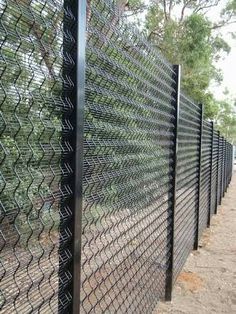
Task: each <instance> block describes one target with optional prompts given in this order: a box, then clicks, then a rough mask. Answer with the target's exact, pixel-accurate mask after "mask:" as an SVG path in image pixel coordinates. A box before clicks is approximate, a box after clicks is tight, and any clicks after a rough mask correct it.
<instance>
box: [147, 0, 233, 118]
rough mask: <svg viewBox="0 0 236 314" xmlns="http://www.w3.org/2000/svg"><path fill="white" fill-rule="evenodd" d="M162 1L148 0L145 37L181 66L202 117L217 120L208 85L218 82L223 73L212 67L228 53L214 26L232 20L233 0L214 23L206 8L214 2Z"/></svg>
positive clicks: (184, 84)
mask: <svg viewBox="0 0 236 314" xmlns="http://www.w3.org/2000/svg"><path fill="white" fill-rule="evenodd" d="M163 3H164V2H162V1H151V5H150V7H149V8H148V11H147V15H146V19H145V29H146V33H147V36H148V38H149V40H150V41H151V42H152V43H154V44H155V45H156V46H157V47H158V48H159V49H160V50H161V51H162V53H163V54H164V55H165V57H166V58H167V59H168V60H169V61H170V62H171V63H173V64H181V65H182V87H183V89H184V90H185V91H186V93H187V94H188V95H189V96H190V97H191V98H193V100H194V101H196V102H198V103H203V104H204V107H205V118H208V119H216V117H218V116H219V115H218V110H219V106H218V104H217V101H216V100H215V98H214V95H213V94H212V93H210V92H209V86H210V83H211V82H212V81H215V82H217V83H218V84H220V83H221V81H222V79H223V77H222V73H221V71H220V70H219V69H217V68H216V67H215V61H218V60H219V59H220V58H221V56H222V54H227V53H229V52H230V46H229V45H228V43H227V42H226V41H225V40H224V38H223V37H222V36H221V35H220V33H215V29H218V28H220V27H222V26H224V25H227V23H232V22H234V21H235V16H236V1H235V0H234V1H229V2H228V3H227V5H226V6H225V8H224V10H222V13H221V20H220V21H219V22H218V23H214V24H213V23H212V22H211V21H210V20H209V19H208V18H207V17H206V15H205V10H207V9H209V10H214V8H215V6H216V1H213V0H212V1H205V2H204V1H201V2H200V1H199V2H198V1H171V0H170V1H165V4H166V5H163ZM175 7H177V8H178V9H179V11H180V12H181V13H180V15H179V16H178V15H177V14H175V15H174V14H173V13H172V12H173V9H174V8H175ZM186 10H188V14H186ZM221 114H222V115H223V114H225V111H223V112H222V111H221ZM219 123H220V121H219Z"/></svg>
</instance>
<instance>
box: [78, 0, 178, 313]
mask: <svg viewBox="0 0 236 314" xmlns="http://www.w3.org/2000/svg"><path fill="white" fill-rule="evenodd" d="M86 53H87V66H86V107H85V141H84V180H83V188H84V208H83V218H82V219H83V235H82V289H81V312H82V313H89V312H91V311H93V312H94V313H143V312H145V311H148V312H149V313H151V310H152V309H153V307H154V306H155V304H156V302H157V301H158V299H159V298H160V297H163V294H164V292H165V281H166V265H167V262H168V256H169V250H170V248H169V240H170V229H169V226H170V222H171V221H170V220H169V217H170V209H171V189H172V185H171V182H172V174H171V171H172V167H173V160H172V156H173V138H174V121H175V111H176V110H175V107H174V104H173V102H174V100H175V97H176V92H175V90H176V83H175V80H176V78H175V73H174V71H173V67H172V66H170V65H169V64H167V63H166V62H164V61H163V60H162V59H161V58H160V57H159V56H158V55H157V54H156V53H155V51H154V50H153V49H152V48H151V47H150V46H149V45H148V44H147V43H146V42H145V41H144V40H143V39H142V38H141V37H140V36H139V35H138V34H136V33H135V32H134V31H133V30H132V29H131V26H130V25H129V24H128V23H127V22H126V21H125V20H121V19H120V17H119V15H118V13H117V12H115V11H114V10H113V9H112V8H111V7H110V6H109V2H107V1H99V3H96V2H93V3H92V4H91V6H90V19H89V23H88V39H87V51H86ZM147 55H148V58H147Z"/></svg>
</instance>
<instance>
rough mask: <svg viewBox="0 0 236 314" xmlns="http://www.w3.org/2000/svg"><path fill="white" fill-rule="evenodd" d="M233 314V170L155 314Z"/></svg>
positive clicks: (235, 251)
mask: <svg viewBox="0 0 236 314" xmlns="http://www.w3.org/2000/svg"><path fill="white" fill-rule="evenodd" d="M166 313H173V314H180V313H186V314H206V313H207V314H208V313H219V314H220V313H228V314H229V313H230V314H236V172H234V176H233V178H232V182H231V184H230V186H229V188H228V191H227V193H226V194H225V198H224V199H223V200H222V205H221V206H219V207H218V214H217V215H216V216H214V217H213V218H212V221H211V228H210V229H207V230H206V231H205V233H204V234H203V237H202V239H201V241H200V247H199V249H198V251H194V252H192V253H191V255H190V256H189V258H188V260H187V263H186V264H185V267H184V269H183V271H182V273H181V274H180V276H179V278H178V279H177V282H176V283H175V287H174V291H173V297H172V302H166V303H160V304H159V306H158V309H157V312H156V314H166Z"/></svg>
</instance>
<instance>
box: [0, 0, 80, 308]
mask: <svg viewBox="0 0 236 314" xmlns="http://www.w3.org/2000/svg"><path fill="white" fill-rule="evenodd" d="M64 16H67V20H68V36H69V35H70V30H69V25H70V24H69V23H71V25H72V24H73V23H74V20H73V15H71V13H70V14H69V12H68V11H67V10H65V12H64V14H63V1H59V0H54V1H53V0H51V1H46V0H45V1H44V0H40V1H36V0H14V1H10V0H9V1H1V4H0V20H1V22H0V37H1V41H0V42H1V45H0V56H1V57H0V64H1V71H0V84H1V89H0V97H1V98H0V107H1V115H0V121H1V122H0V125H1V128H0V136H1V155H0V156H1V157H0V158H1V159H0V163H1V173H0V195H1V203H0V205H1V207H0V224H1V231H0V254H1V257H0V279H1V295H0V309H1V313H32V312H34V313H36V312H37V313H39V312H40V313H53V312H56V311H57V309H58V307H59V309H62V308H65V309H66V307H67V305H68V304H69V303H70V299H71V296H70V294H69V292H68V290H67V284H70V281H71V275H70V272H69V270H68V262H69V261H70V259H71V251H70V248H69V243H70V238H71V232H70V225H69V221H70V218H71V212H70V209H69V208H68V207H67V201H68V200H69V199H70V196H71V189H70V187H69V185H68V180H69V178H70V175H71V168H70V166H69V164H68V163H67V161H66V160H67V158H68V156H69V154H70V153H71V148H70V145H69V134H70V130H71V128H70V125H69V122H68V121H69V120H68V119H69V118H68V117H69V115H70V114H71V111H72V109H73V107H72V106H71V105H69V103H68V102H69V98H68V99H67V101H66V100H65V98H64V95H65V94H66V92H67V90H68V88H69V86H68V87H67V86H66V85H65V84H64V80H63V75H62V66H63V54H62V53H63V49H66V48H65V47H63V18H64ZM67 44H68V48H69V47H70V48H72V45H73V37H72V34H71V37H70V39H68V41H67ZM68 57H70V53H69V50H68ZM67 65H68V66H69V65H70V61H69V60H67ZM67 78H68V80H70V75H69V74H68V76H67ZM62 117H63V121H64V122H65V125H62ZM62 177H63V183H62ZM62 198H63V200H62ZM63 246H64V249H63ZM66 247H67V248H66ZM59 257H61V258H59ZM59 260H60V271H59ZM59 273H60V275H59ZM60 285H61V286H62V285H63V289H61V288H59V286H60ZM58 298H60V302H59V304H58Z"/></svg>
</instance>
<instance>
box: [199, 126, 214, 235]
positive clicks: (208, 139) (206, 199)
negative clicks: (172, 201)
mask: <svg viewBox="0 0 236 314" xmlns="http://www.w3.org/2000/svg"><path fill="white" fill-rule="evenodd" d="M211 153H212V124H211V123H210V122H208V121H204V122H203V129H202V155H201V192H200V194H201V199H200V207H199V235H200V236H201V234H202V232H203V230H204V229H205V228H206V227H207V224H208V223H209V211H210V205H211V204H210V200H211V172H212V162H211Z"/></svg>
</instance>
